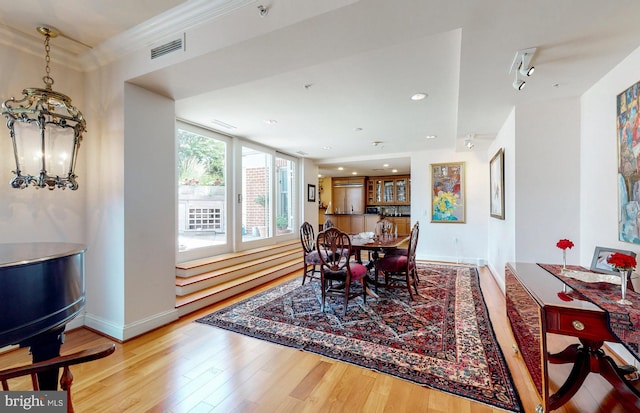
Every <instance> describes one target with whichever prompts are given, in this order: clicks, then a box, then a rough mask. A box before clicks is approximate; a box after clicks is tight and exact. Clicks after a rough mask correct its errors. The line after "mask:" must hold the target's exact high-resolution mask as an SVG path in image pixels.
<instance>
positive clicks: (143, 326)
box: [84, 309, 179, 342]
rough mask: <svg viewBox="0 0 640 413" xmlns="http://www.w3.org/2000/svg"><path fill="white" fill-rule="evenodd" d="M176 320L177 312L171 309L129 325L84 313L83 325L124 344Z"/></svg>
mask: <svg viewBox="0 0 640 413" xmlns="http://www.w3.org/2000/svg"><path fill="white" fill-rule="evenodd" d="M178 318H179V316H178V311H177V310H176V309H172V310H168V311H165V312H163V313H158V314H154V315H153V316H151V317H147V318H145V319H142V320H138V321H136V322H134V323H131V324H127V325H119V324H115V323H113V322H111V321H109V320H105V319H103V318H101V317H98V316H96V315H94V314H91V313H86V314H85V315H84V325H85V326H87V327H88V328H90V329H92V330H96V331H97V332H99V333H101V334H104V335H106V336H109V337H111V338H113V339H115V340H118V341H120V342H124V341H127V340H130V339H132V338H134V337H137V336H139V335H142V334H144V333H147V332H149V331H151V330H155V329H156V328H158V327H162V326H164V325H167V324H170V323H172V322H174V321H176V320H177V319H178Z"/></svg>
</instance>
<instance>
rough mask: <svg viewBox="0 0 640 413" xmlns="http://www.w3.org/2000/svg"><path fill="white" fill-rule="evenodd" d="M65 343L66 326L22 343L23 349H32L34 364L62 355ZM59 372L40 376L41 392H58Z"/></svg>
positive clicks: (56, 370) (52, 371)
mask: <svg viewBox="0 0 640 413" xmlns="http://www.w3.org/2000/svg"><path fill="white" fill-rule="evenodd" d="M63 342H64V326H62V327H58V328H57V329H55V330H51V331H48V332H46V333H42V334H38V335H37V336H35V337H32V338H30V339H28V340H27V341H25V342H24V343H21V344H20V346H21V347H27V346H29V347H30V352H31V359H32V361H33V362H34V363H37V362H39V361H45V360H49V359H51V358H54V357H58V356H59V355H60V346H61V345H62V343H63ZM58 373H59V370H58V369H55V370H51V371H46V372H43V373H39V374H38V385H39V386H40V390H58Z"/></svg>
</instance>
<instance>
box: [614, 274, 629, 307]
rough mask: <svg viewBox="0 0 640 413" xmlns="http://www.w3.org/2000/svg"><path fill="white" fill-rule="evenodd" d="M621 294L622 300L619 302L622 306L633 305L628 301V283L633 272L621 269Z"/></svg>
mask: <svg viewBox="0 0 640 413" xmlns="http://www.w3.org/2000/svg"><path fill="white" fill-rule="evenodd" d="M619 272H620V293H621V295H622V298H621V299H619V300H618V301H617V302H618V304H622V305H631V301H629V300H627V281H628V280H629V278H630V277H631V270H625V269H621V270H620V271H619Z"/></svg>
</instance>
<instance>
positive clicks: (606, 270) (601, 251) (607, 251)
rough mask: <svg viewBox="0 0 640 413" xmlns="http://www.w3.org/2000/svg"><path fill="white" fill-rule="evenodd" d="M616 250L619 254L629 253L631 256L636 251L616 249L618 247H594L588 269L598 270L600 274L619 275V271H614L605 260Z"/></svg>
mask: <svg viewBox="0 0 640 413" xmlns="http://www.w3.org/2000/svg"><path fill="white" fill-rule="evenodd" d="M616 252H617V253H620V254H625V255H630V256H632V257H635V256H636V253H635V252H633V251H625V250H618V249H614V248H606V247H596V249H595V251H594V252H593V259H592V260H591V268H590V270H591V271H593V272H599V273H602V274H614V275H620V273H619V272H618V271H615V270H614V269H613V266H612V265H611V264H609V263H608V262H607V260H608V259H609V257H610V256H611V255H613V254H614V253H616Z"/></svg>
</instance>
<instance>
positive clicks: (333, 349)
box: [196, 263, 524, 412]
mask: <svg viewBox="0 0 640 413" xmlns="http://www.w3.org/2000/svg"><path fill="white" fill-rule="evenodd" d="M418 275H419V278H420V282H419V292H420V296H418V297H416V300H415V301H413V302H412V301H410V300H409V294H408V292H407V291H406V290H404V289H393V290H391V289H389V290H385V289H384V288H379V289H378V294H379V298H377V299H376V298H373V297H369V298H367V302H366V304H365V303H364V302H363V300H362V296H359V297H357V298H354V299H351V300H349V306H348V309H347V315H346V316H344V315H343V307H342V303H343V300H342V298H338V297H328V298H327V305H326V306H325V312H322V310H321V307H320V304H321V298H320V297H321V290H320V283H319V282H318V281H317V280H309V281H307V282H306V283H305V285H301V284H302V278H297V279H294V280H291V281H288V282H285V283H283V284H281V285H278V286H276V287H274V288H273V289H271V290H268V291H265V292H263V293H260V294H258V295H256V296H254V297H251V298H249V299H246V300H244V301H241V302H239V303H236V304H233V305H231V306H229V307H227V308H224V309H222V310H219V311H216V312H215V313H212V314H210V315H207V316H205V317H203V318H201V319H198V320H196V321H197V322H200V323H204V324H209V325H212V326H216V327H220V328H223V329H226V330H230V331H234V332H238V333H242V334H245V335H248V336H251V337H256V338H259V339H262V340H267V341H270V342H273V343H278V344H281V345H284V346H288V347H293V348H296V349H301V350H304V351H309V352H313V353H317V354H320V355H322V356H325V357H329V358H332V359H336V360H340V361H344V362H347V363H351V364H354V365H358V366H362V367H365V368H368V369H371V370H375V371H378V372H381V373H385V374H389V375H392V376H395V377H399V378H401V379H404V380H409V381H412V382H414V383H417V384H420V385H423V386H427V387H430V388H433V389H437V390H441V391H444V392H448V393H451V394H454V395H456V396H460V397H465V398H468V399H472V400H475V401H478V402H481V403H484V404H487V405H490V406H493V407H497V408H501V409H504V410H508V411H513V412H522V411H524V410H523V408H522V404H521V402H520V398H519V396H518V393H517V390H516V388H515V386H514V384H513V381H512V378H511V373H510V372H509V369H508V367H507V364H506V362H505V359H504V355H503V353H502V351H501V349H500V347H499V345H498V342H497V339H496V337H495V334H494V332H493V329H492V326H491V321H490V319H489V314H488V310H487V307H486V304H485V302H484V299H483V297H482V291H481V290H480V281H479V279H478V271H477V270H476V269H475V268H472V267H464V266H456V265H445V264H423V263H419V264H418Z"/></svg>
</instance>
